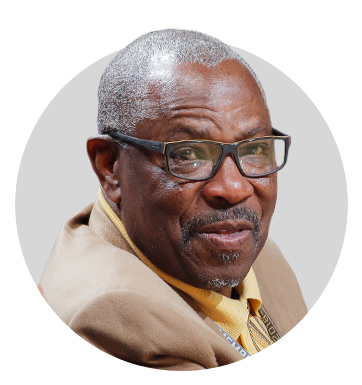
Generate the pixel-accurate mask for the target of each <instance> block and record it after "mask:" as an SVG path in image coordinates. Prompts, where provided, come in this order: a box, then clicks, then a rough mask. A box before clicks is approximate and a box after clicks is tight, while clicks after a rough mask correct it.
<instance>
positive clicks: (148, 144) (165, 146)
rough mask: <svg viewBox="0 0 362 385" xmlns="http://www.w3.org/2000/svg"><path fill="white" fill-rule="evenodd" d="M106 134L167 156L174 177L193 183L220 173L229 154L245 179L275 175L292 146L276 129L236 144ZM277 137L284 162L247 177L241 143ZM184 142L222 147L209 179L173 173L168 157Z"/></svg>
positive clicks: (288, 138) (114, 138)
mask: <svg viewBox="0 0 362 385" xmlns="http://www.w3.org/2000/svg"><path fill="white" fill-rule="evenodd" d="M104 134H105V135H109V136H110V137H112V139H113V140H114V141H115V142H117V143H118V144H120V143H119V142H118V140H123V141H125V142H128V143H131V144H136V145H139V146H141V147H144V148H147V149H148V150H151V151H156V152H159V153H161V154H163V155H164V156H165V160H166V165H167V171H168V172H169V173H170V174H171V175H172V176H174V177H176V178H180V179H186V180H192V181H203V180H208V179H211V178H212V177H213V176H214V175H215V174H216V173H217V172H218V171H219V169H220V167H221V165H222V162H223V161H224V159H225V157H226V155H229V154H232V155H233V158H234V161H235V163H236V166H237V167H238V170H239V171H240V173H241V175H243V176H244V177H245V178H263V177H265V176H267V175H270V174H274V173H275V172H277V171H279V170H281V169H282V168H283V167H284V166H285V164H286V163H287V159H288V152H289V147H290V145H291V144H292V138H291V137H290V136H289V135H286V134H283V133H282V132H281V131H278V130H277V129H276V128H272V134H273V135H269V136H260V137H256V138H249V139H244V140H241V141H239V142H234V143H224V142H215V141H213V140H188V139H186V140H177V141H174V142H156V141H154V140H146V139H139V138H135V137H133V136H129V135H124V134H121V133H119V132H115V131H108V132H105V133H104ZM275 137H278V138H281V139H283V140H284V142H285V153H284V162H283V163H282V164H281V165H280V166H279V167H278V168H276V169H275V170H273V171H270V172H267V173H265V174H260V175H247V174H245V173H244V171H243V170H242V168H241V165H240V162H239V161H238V158H239V156H238V153H237V148H238V147H239V145H240V144H241V143H246V142H254V141H258V140H260V139H273V138H275ZM182 142H188V143H203V142H209V143H214V144H217V145H219V146H221V149H222V152H221V155H220V158H219V160H218V163H217V164H216V165H215V167H214V169H213V171H212V173H211V174H210V175H209V176H208V177H204V178H196V179H194V178H186V177H182V176H179V175H175V174H173V173H172V172H171V170H170V167H169V164H168V157H169V155H170V151H171V148H172V146H171V145H173V144H176V143H182Z"/></svg>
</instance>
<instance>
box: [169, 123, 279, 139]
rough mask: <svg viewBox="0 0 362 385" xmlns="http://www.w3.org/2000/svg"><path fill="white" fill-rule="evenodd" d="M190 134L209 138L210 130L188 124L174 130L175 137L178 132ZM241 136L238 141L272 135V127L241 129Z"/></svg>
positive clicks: (194, 137)
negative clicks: (188, 125)
mask: <svg viewBox="0 0 362 385" xmlns="http://www.w3.org/2000/svg"><path fill="white" fill-rule="evenodd" d="M183 133H184V134H189V135H191V136H192V139H203V138H209V131H208V130H207V129H206V130H205V129H202V128H191V127H187V126H181V127H178V128H177V130H175V131H174V132H173V135H172V136H173V137H175V136H178V134H183ZM239 133H240V136H239V138H238V139H237V140H236V141H239V140H244V139H248V138H254V137H259V136H260V137H262V136H269V135H272V133H271V132H270V129H269V128H268V127H267V126H264V125H263V126H257V127H251V128H249V129H243V130H240V131H239Z"/></svg>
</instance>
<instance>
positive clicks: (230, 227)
mask: <svg viewBox="0 0 362 385" xmlns="http://www.w3.org/2000/svg"><path fill="white" fill-rule="evenodd" d="M181 231H182V243H183V244H184V245H185V246H187V245H189V243H190V242H191V240H192V239H193V238H194V237H197V238H199V239H201V240H203V241H204V242H206V243H208V244H209V246H210V243H212V245H213V247H215V246H216V248H218V249H220V250H225V251H228V250H230V251H234V250H236V251H237V250H239V249H240V247H241V245H242V244H243V243H244V242H246V241H248V240H249V238H250V236H251V237H252V238H253V240H254V242H255V243H258V242H259V236H260V233H261V218H260V217H259V216H258V215H257V214H256V213H255V212H254V211H252V210H250V209H248V208H245V207H233V208H229V209H227V210H223V211H215V212H212V213H209V214H208V215H204V216H202V217H196V218H192V219H190V220H188V221H187V222H185V223H182V222H181Z"/></svg>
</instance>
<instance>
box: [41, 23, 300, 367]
mask: <svg viewBox="0 0 362 385" xmlns="http://www.w3.org/2000/svg"><path fill="white" fill-rule="evenodd" d="M98 131H99V135H97V136H95V137H92V138H90V139H89V140H88V147H87V148H88V154H89V157H90V160H91V162H92V166H93V169H94V171H95V173H96V174H97V176H98V179H99V181H100V185H101V187H100V189H99V191H98V200H97V201H96V203H95V204H92V205H90V206H88V207H86V208H85V209H84V210H83V211H82V212H81V213H80V214H78V215H77V216H76V217H74V218H73V219H71V220H70V221H69V222H67V223H66V224H65V225H64V227H63V228H62V230H61V233H60V235H59V237H58V239H57V242H56V244H55V246H54V249H53V252H52V255H51V257H50V259H49V262H48V264H47V266H46V269H45V271H44V274H43V276H42V279H41V282H40V288H41V290H42V292H43V295H44V298H45V299H46V300H47V302H48V303H49V305H50V306H51V307H52V308H53V309H54V311H55V312H56V313H57V314H58V315H59V316H60V317H61V319H62V320H63V321H64V322H65V323H67V324H68V325H69V326H70V328H72V329H73V330H74V331H75V332H76V333H78V334H79V335H80V336H82V337H83V338H84V339H86V340H87V341H89V342H90V343H91V344H93V345H95V346H97V347H98V348H100V349H102V350H103V351H105V352H107V353H109V354H111V355H113V356H115V357H118V358H120V359H123V360H126V361H129V362H132V363H135V364H139V365H143V366H148V367H153V368H161V369H170V370H194V369H205V368H214V367H217V366H221V365H225V364H229V363H232V362H235V361H238V360H240V359H243V358H245V357H248V356H249V355H251V354H254V353H256V352H258V351H260V350H262V349H264V348H266V347H267V346H269V345H271V344H272V343H273V342H275V341H277V340H278V339H279V338H280V336H282V335H284V334H285V333H287V332H288V331H289V330H290V329H291V328H292V327H294V326H295V325H296V324H297V323H298V322H299V321H300V319H301V318H302V317H303V316H304V315H305V314H306V307H305V304H304V301H303V298H302V295H301V293H300V289H299V286H298V283H297V281H296V279H295V277H294V274H293V272H292V271H291V269H290V267H289V266H288V264H287V262H286V261H285V259H284V257H283V256H282V255H281V253H280V251H279V249H278V248H277V246H276V245H275V244H274V243H273V242H272V241H271V240H268V239H267V237H268V229H269V225H270V221H271V218H272V214H273V211H274V207H275V202H276V198H277V171H278V170H280V169H281V168H282V167H283V166H284V165H285V163H286V160H287V154H288V149H289V146H290V138H289V137H288V136H287V135H286V134H283V133H281V132H280V131H278V130H276V129H275V128H272V125H271V121H270V115H269V110H268V107H267V103H266V98H265V95H264V91H263V89H262V86H261V84H260V82H259V81H258V79H257V77H256V75H255V74H254V72H253V71H252V70H251V68H250V67H249V66H248V64H247V63H246V62H245V61H244V60H243V59H242V58H241V57H239V56H238V55H237V54H236V53H234V52H233V51H232V50H231V49H230V48H229V47H228V46H226V45H225V44H223V43H221V42H220V41H218V40H216V39H214V38H212V37H210V36H207V35H204V34H201V33H197V32H191V31H179V30H166V31H159V32H154V33H150V34H147V35H145V36H142V37H141V38H139V39H137V40H136V41H134V42H133V43H131V44H130V45H129V46H127V47H126V48H125V49H123V50H122V51H121V52H120V53H119V54H118V55H117V56H116V57H115V58H114V59H113V60H112V61H111V63H110V64H109V65H108V67H107V68H106V70H105V72H104V74H103V76H102V79H101V82H100V87H99V112H98Z"/></svg>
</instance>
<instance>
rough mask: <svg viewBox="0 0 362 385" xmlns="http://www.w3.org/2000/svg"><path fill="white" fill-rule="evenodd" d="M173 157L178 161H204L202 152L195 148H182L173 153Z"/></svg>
mask: <svg viewBox="0 0 362 385" xmlns="http://www.w3.org/2000/svg"><path fill="white" fill-rule="evenodd" d="M171 157H172V158H173V159H177V160H185V161H186V160H198V159H203V155H202V154H201V153H200V151H197V150H196V149H194V148H180V149H178V150H177V151H174V152H172V153H171Z"/></svg>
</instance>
